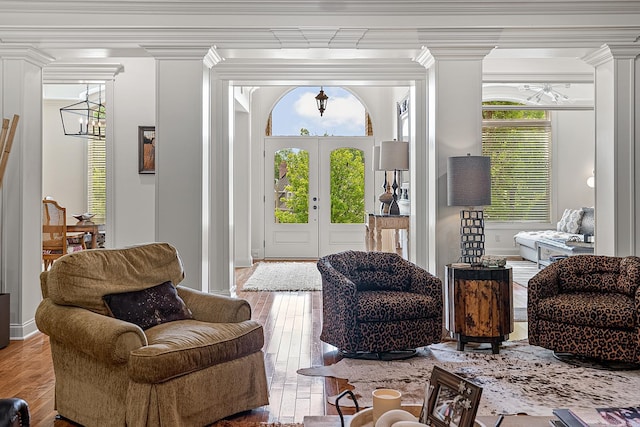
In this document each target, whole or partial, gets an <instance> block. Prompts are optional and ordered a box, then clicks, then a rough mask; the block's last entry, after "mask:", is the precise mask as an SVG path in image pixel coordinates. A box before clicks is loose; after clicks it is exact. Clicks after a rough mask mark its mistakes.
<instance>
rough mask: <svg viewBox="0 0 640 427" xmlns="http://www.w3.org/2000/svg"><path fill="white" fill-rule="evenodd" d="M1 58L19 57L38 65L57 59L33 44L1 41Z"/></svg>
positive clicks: (42, 65)
mask: <svg viewBox="0 0 640 427" xmlns="http://www.w3.org/2000/svg"><path fill="white" fill-rule="evenodd" d="M0 59H17V60H23V61H27V62H29V63H31V64H33V65H36V66H38V67H44V66H45V65H47V64H49V63H51V62H53V61H55V58H54V57H52V56H50V55H48V54H46V53H45V52H42V51H41V50H39V49H36V48H34V47H33V46H29V45H25V44H2V43H0Z"/></svg>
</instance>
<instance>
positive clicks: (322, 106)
mask: <svg viewBox="0 0 640 427" xmlns="http://www.w3.org/2000/svg"><path fill="white" fill-rule="evenodd" d="M328 99H329V97H328V96H327V95H325V93H324V90H322V86H320V92H319V93H318V94H317V95H316V103H317V104H318V111H320V117H322V114H324V110H326V109H327V100H328Z"/></svg>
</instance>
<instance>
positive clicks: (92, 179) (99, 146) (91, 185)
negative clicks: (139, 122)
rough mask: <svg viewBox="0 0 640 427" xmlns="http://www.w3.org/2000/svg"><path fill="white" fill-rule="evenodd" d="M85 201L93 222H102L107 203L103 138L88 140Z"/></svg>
mask: <svg viewBox="0 0 640 427" xmlns="http://www.w3.org/2000/svg"><path fill="white" fill-rule="evenodd" d="M87 160H88V161H87V169H88V170H87V183H88V185H87V201H88V209H89V212H91V213H94V214H96V216H95V218H94V221H96V222H98V221H99V222H104V220H105V216H106V211H107V210H106V201H107V165H106V163H107V162H106V160H107V152H106V141H105V138H89V141H88V148H87Z"/></svg>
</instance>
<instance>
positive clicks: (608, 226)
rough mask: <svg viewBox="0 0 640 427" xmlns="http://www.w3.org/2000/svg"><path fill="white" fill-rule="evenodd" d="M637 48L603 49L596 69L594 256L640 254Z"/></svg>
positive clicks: (639, 69)
mask: <svg viewBox="0 0 640 427" xmlns="http://www.w3.org/2000/svg"><path fill="white" fill-rule="evenodd" d="M639 55H640V47H638V46H613V45H609V46H605V47H603V48H602V49H600V50H599V51H598V52H596V53H594V54H593V55H590V56H589V57H587V58H585V60H586V61H587V62H588V63H590V64H591V65H593V66H594V67H595V90H596V94H595V115H596V144H595V145H596V153H595V159H596V160H595V179H596V186H595V196H596V197H595V200H596V211H595V213H596V230H595V236H596V253H597V254H600V255H610V256H626V255H638V254H640V235H639V234H638V233H639V231H640V218H639V217H640V185H638V184H637V179H638V178H637V176H638V175H637V172H636V171H637V169H638V167H639V166H640V150H638V147H640V109H638V107H637V106H638V105H640V67H639V66H638V61H639V60H638V57H639Z"/></svg>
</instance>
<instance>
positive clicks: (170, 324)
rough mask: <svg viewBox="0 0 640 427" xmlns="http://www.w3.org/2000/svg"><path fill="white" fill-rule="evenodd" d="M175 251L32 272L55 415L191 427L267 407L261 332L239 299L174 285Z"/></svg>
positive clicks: (98, 258) (177, 275)
mask: <svg viewBox="0 0 640 427" xmlns="http://www.w3.org/2000/svg"><path fill="white" fill-rule="evenodd" d="M183 278H184V272H183V268H182V262H181V260H180V257H179V255H178V252H177V251H176V249H175V248H174V247H172V246H171V245H169V244H166V243H151V244H145V245H140V246H136V247H131V248H126V249H94V250H90V251H82V252H76V253H72V254H67V255H64V256H62V257H61V258H59V259H58V260H57V261H56V262H55V263H53V266H52V267H51V270H49V271H45V272H43V273H42V274H41V288H42V296H43V300H42V302H41V303H40V305H39V306H38V308H37V311H36V323H37V326H38V328H39V329H40V331H42V332H43V333H45V334H46V335H48V336H49V338H50V344H51V355H52V358H53V367H54V372H55V377H56V382H55V407H56V410H57V411H58V414H59V415H60V416H61V417H63V418H66V419H69V420H71V421H74V422H76V423H79V424H82V425H84V426H100V427H104V426H125V425H126V426H130V427H132V426H161V425H163V426H169V425H171V426H178V425H179V426H194V427H196V426H197V427H202V426H204V425H208V424H211V423H213V422H215V421H217V420H220V419H222V418H224V417H227V416H230V415H233V414H236V413H239V412H242V411H246V410H250V409H254V408H258V407H260V406H263V405H266V404H268V403H269V402H268V389H267V380H266V373H265V366H264V355H263V352H262V347H263V345H264V333H263V329H262V326H261V325H260V324H259V323H257V322H256V321H253V320H251V307H250V306H249V304H248V302H247V301H245V300H242V299H238V298H231V297H226V296H220V295H212V294H206V293H203V292H199V291H197V290H194V289H191V288H188V287H186V286H182V285H179V284H180V283H181V281H182V280H183Z"/></svg>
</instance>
